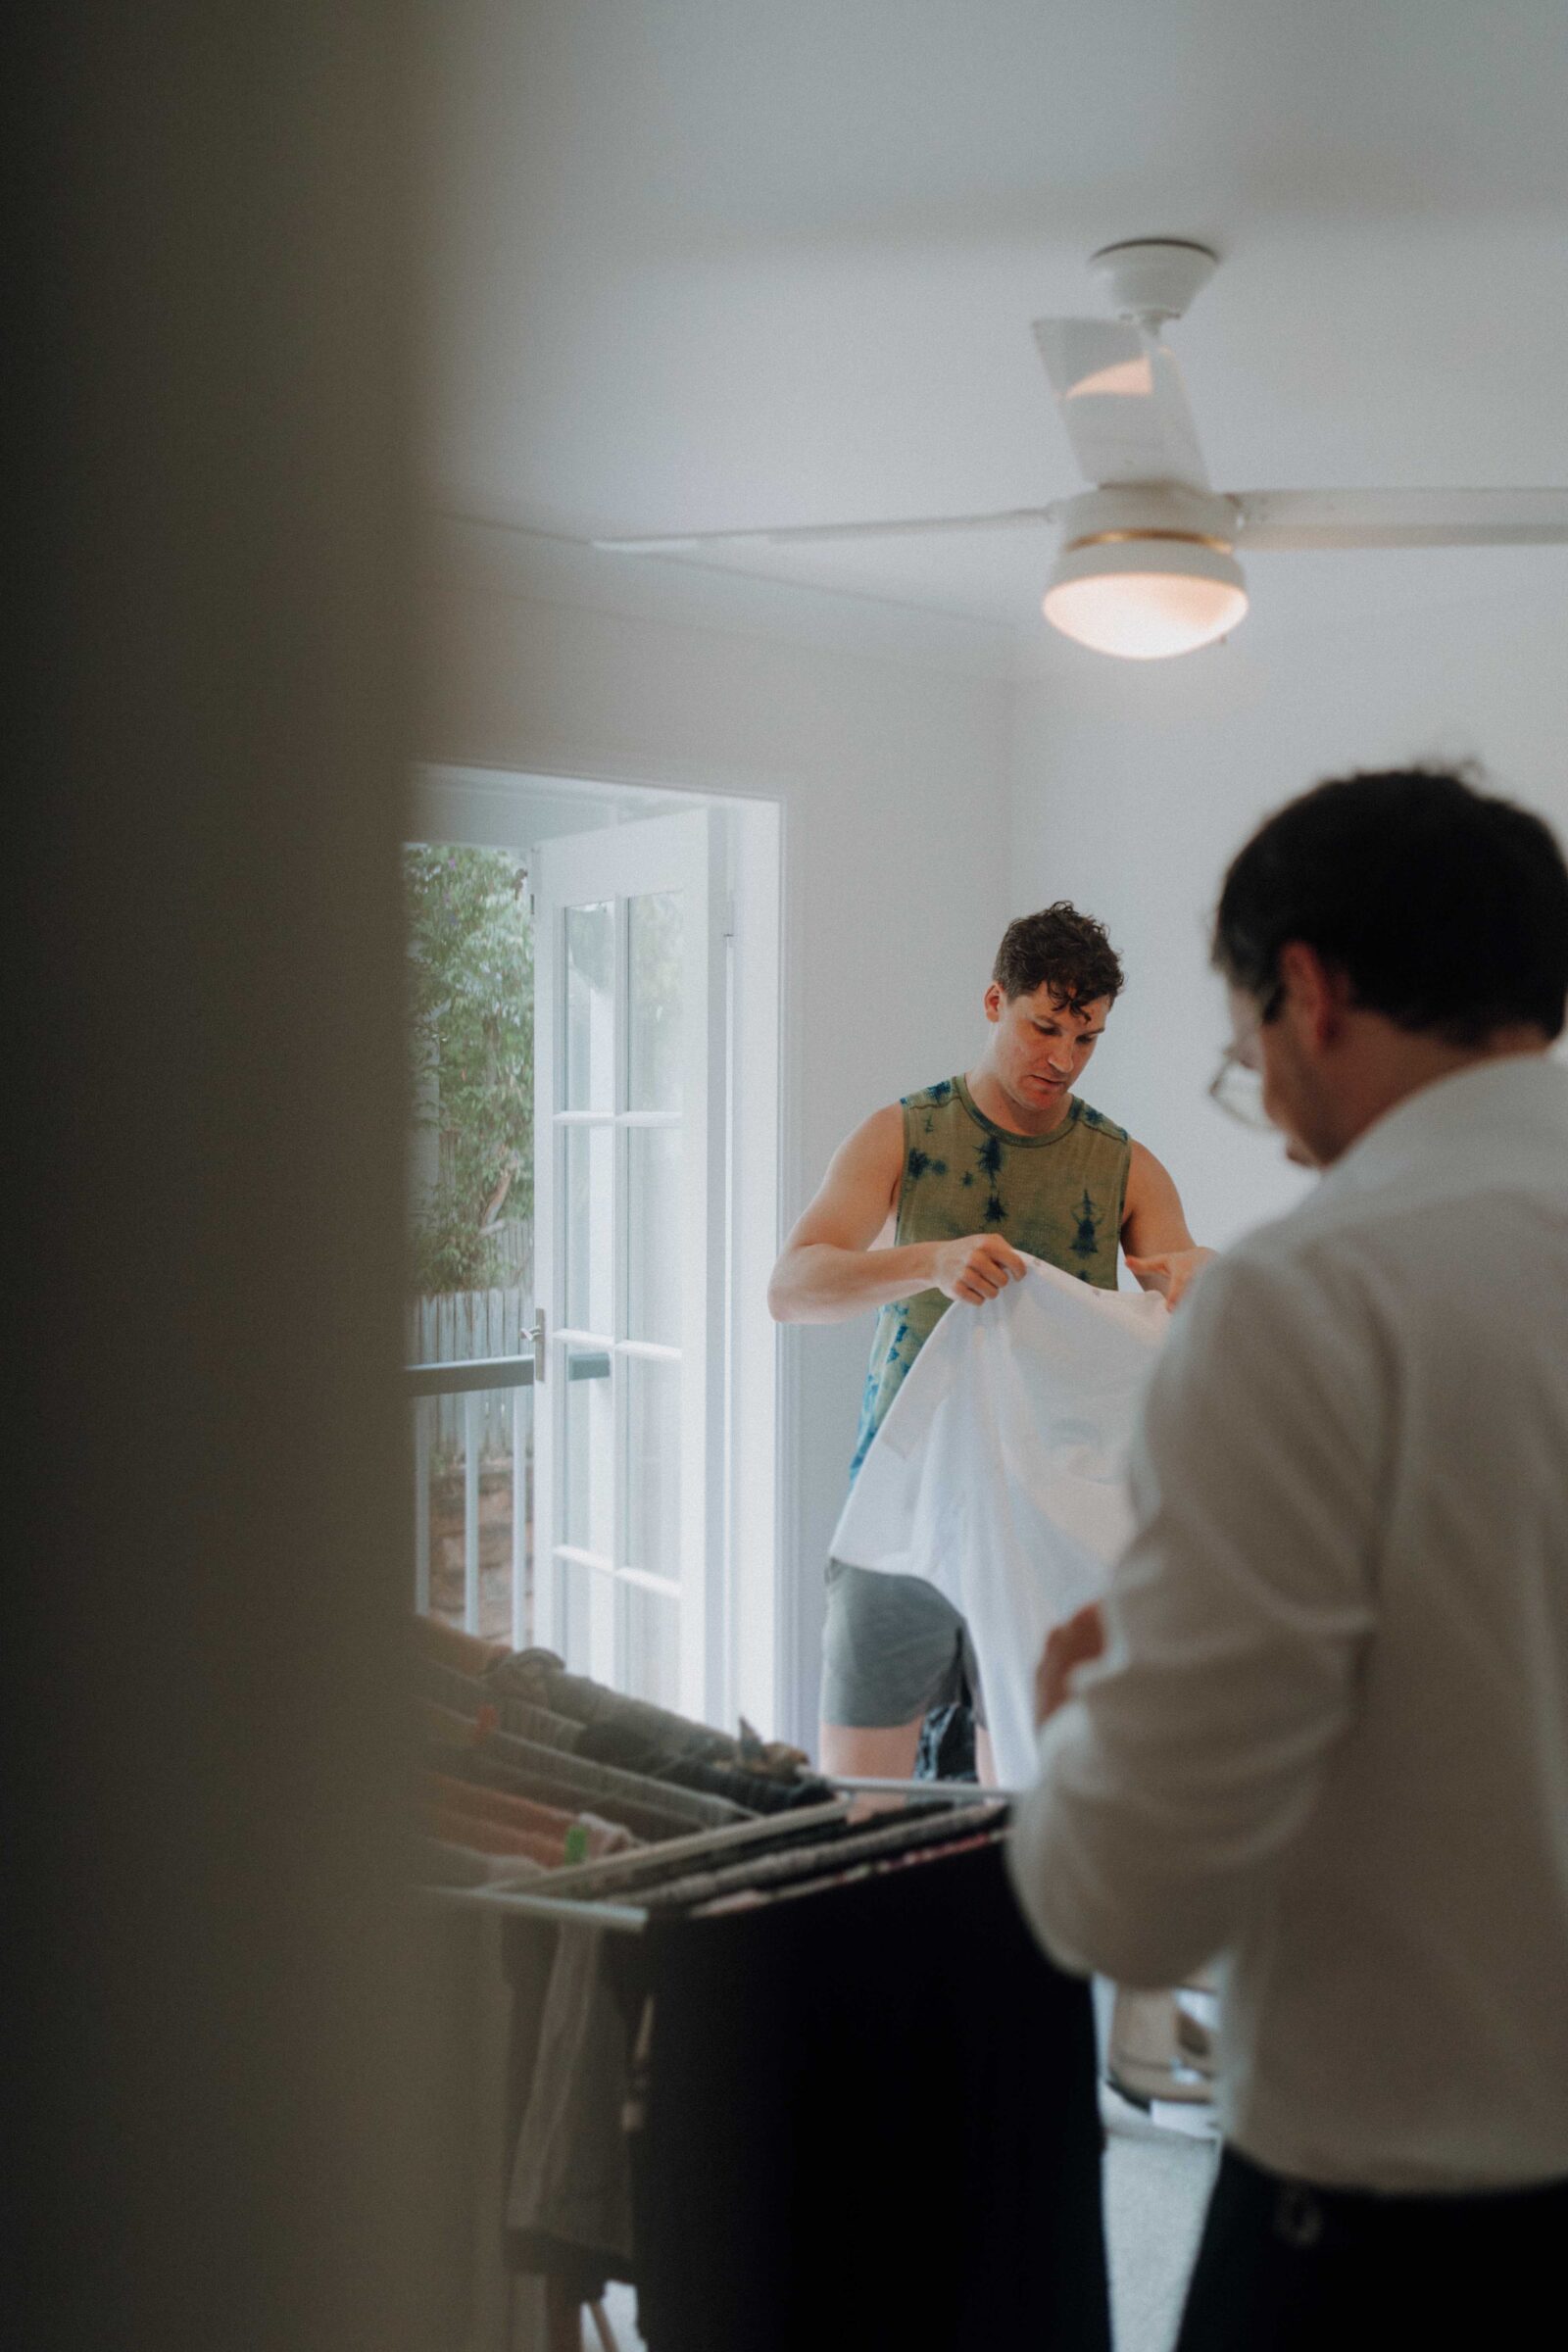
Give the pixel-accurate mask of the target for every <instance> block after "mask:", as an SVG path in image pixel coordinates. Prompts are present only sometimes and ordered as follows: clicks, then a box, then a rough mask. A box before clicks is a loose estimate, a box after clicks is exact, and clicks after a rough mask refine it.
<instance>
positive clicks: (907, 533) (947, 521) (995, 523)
mask: <svg viewBox="0 0 1568 2352" xmlns="http://www.w3.org/2000/svg"><path fill="white" fill-rule="evenodd" d="M1054 519H1055V509H1054V507H1007V508H1005V509H1004V510H1003V511H1002V512H1001V513H1000V514H996V515H917V516H915V517H913V518H912V519H910V520H907V521H899V522H806V523H786V524H784V525H782V526H781V527H780V528H779V529H777V530H769V529H766V528H762V529H760V530H745V531H685V532H682V533H680V534H679V535H676V536H664V537H660V538H649V539H595V540H594V541H593V542H592V544H593V546H595V547H597V548H602V549H604V550H606V551H607V552H608V553H611V554H614V555H623V556H680V555H690V554H694V553H698V552H700V551H701V550H703V549H705V548H720V547H830V546H832V545H833V543H834V541H835V540H839V539H903V538H915V537H918V536H920V535H921V534H923V533H927V532H935V531H1006V530H1018V529H1026V528H1034V529H1038V528H1039V527H1040V525H1041V524H1042V523H1049V522H1052V521H1054Z"/></svg>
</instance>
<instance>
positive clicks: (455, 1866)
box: [414, 1834, 543, 1887]
mask: <svg viewBox="0 0 1568 2352" xmlns="http://www.w3.org/2000/svg"><path fill="white" fill-rule="evenodd" d="M414 1865H415V1872H416V1875H417V1879H418V1882H419V1885H420V1886H421V1887H488V1886H491V1885H493V1884H494V1882H495V1881H496V1880H497V1879H504V1880H506V1881H507V1882H508V1883H509V1884H511V1883H512V1882H514V1881H516V1880H520V1879H523V1878H528V1877H532V1876H534V1875H536V1874H537V1875H541V1876H542V1875H543V1874H542V1872H541V1871H540V1866H539V1864H538V1863H536V1862H528V1861H525V1860H522V1859H521V1858H520V1857H518V1856H516V1855H512V1854H480V1853H475V1851H474V1849H473V1847H472V1846H471V1845H449V1844H448V1843H447V1842H446V1840H445V1839H444V1838H431V1837H427V1836H424V1835H423V1834H419V1835H417V1836H416V1838H415V1840H414Z"/></svg>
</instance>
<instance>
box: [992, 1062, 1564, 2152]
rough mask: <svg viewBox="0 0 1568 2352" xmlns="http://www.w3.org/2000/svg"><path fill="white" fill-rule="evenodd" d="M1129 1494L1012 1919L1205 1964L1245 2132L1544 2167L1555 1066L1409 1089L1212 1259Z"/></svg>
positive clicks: (1124, 1964) (1105, 1954)
mask: <svg viewBox="0 0 1568 2352" xmlns="http://www.w3.org/2000/svg"><path fill="white" fill-rule="evenodd" d="M1133 1493H1134V1503H1135V1508H1136V1512H1137V1522H1138V1527H1137V1533H1136V1535H1135V1536H1134V1538H1133V1541H1132V1544H1131V1545H1130V1547H1129V1548H1128V1550H1127V1551H1126V1552H1125V1553H1124V1554H1123V1556H1122V1558H1121V1559H1120V1561H1119V1562H1118V1563H1117V1564H1116V1566H1115V1568H1114V1569H1113V1571H1112V1575H1111V1582H1110V1591H1109V1595H1108V1597H1107V1600H1106V1603H1105V1614H1106V1624H1107V1632H1108V1646H1107V1649H1106V1653H1105V1655H1104V1657H1103V1659H1102V1660H1101V1661H1099V1662H1098V1663H1097V1664H1096V1665H1095V1666H1093V1667H1091V1668H1088V1669H1086V1670H1084V1672H1083V1674H1082V1676H1081V1677H1080V1680H1079V1683H1078V1684H1077V1686H1076V1691H1077V1695H1075V1697H1074V1698H1073V1699H1072V1700H1071V1701H1069V1703H1068V1704H1067V1705H1065V1706H1064V1707H1063V1708H1061V1709H1060V1711H1059V1712H1058V1713H1057V1714H1056V1715H1055V1716H1054V1718H1053V1719H1052V1721H1051V1722H1050V1723H1049V1724H1047V1726H1046V1727H1045V1730H1044V1732H1043V1733H1042V1735H1041V1740H1040V1761H1041V1777H1040V1782H1039V1785H1038V1786H1037V1788H1036V1789H1034V1791H1033V1792H1032V1793H1031V1794H1030V1795H1029V1796H1028V1797H1027V1798H1026V1799H1025V1800H1024V1801H1023V1803H1022V1805H1021V1806H1020V1808H1019V1813H1018V1818H1017V1823H1016V1827H1015V1831H1014V1835H1013V1839H1012V1847H1011V1855H1010V1863H1011V1868H1012V1872H1013V1878H1014V1883H1015V1885H1016V1887H1017V1889H1018V1893H1019V1897H1020V1899H1021V1901H1022V1903H1023V1905H1024V1908H1025V1910H1026V1911H1027V1913H1028V1914H1029V1916H1030V1918H1031V1919H1032V1921H1033V1922H1034V1925H1035V1927H1036V1929H1037V1931H1038V1933H1039V1935H1040V1936H1041V1938H1042V1940H1043V1941H1044V1942H1045V1943H1046V1945H1047V1946H1048V1948H1049V1949H1050V1950H1051V1951H1052V1952H1053V1953H1054V1955H1055V1956H1056V1958H1057V1959H1058V1960H1060V1961H1062V1962H1063V1963H1064V1964H1066V1965H1067V1966H1069V1967H1074V1968H1079V1969H1084V1970H1089V1969H1098V1970H1101V1971H1103V1973H1104V1974H1105V1975H1107V1976H1110V1977H1113V1978H1115V1979H1116V1980H1117V1981H1118V1982H1120V1983H1122V1984H1130V1985H1170V1984H1174V1983H1177V1982H1180V1981H1182V1980H1183V1979H1184V1978H1185V1977H1186V1976H1187V1975H1188V1974H1189V1973H1190V1971H1191V1970H1192V1969H1193V1968H1194V1967H1195V1966H1196V1965H1198V1964H1199V1963H1200V1962H1201V1961H1204V1960H1206V1959H1208V1958H1210V1957H1211V1956H1214V1955H1219V1956H1220V1957H1221V1982H1222V1985H1223V1998H1222V2020H1223V2023H1222V2030H1221V2060H1222V2102H1221V2105H1222V2114H1223V2117H1224V2121H1225V2126H1226V2131H1227V2135H1228V2136H1229V2138H1230V2139H1231V2140H1232V2142H1233V2143H1234V2144H1235V2145H1236V2146H1238V2147H1239V2148H1240V2149H1241V2150H1242V2151H1243V2152H1244V2153H1246V2154H1248V2155H1250V2156H1251V2157H1253V2158H1254V2159H1255V2160H1256V2161H1257V2162H1259V2163H1261V2164H1264V2165H1268V2166H1271V2167H1273V2168H1274V2169H1275V2170H1277V2171H1280V2172H1285V2173H1290V2174H1294V2175H1297V2176H1298V2177H1300V2178H1302V2179H1306V2180H1314V2181H1318V2182H1322V2183H1325V2184H1341V2185H1349V2186H1360V2187H1366V2188H1374V2189H1378V2188H1381V2189H1390V2190H1400V2189H1404V2190H1420V2189H1434V2190H1436V2189H1447V2190H1462V2189H1467V2188H1484V2187H1489V2186H1496V2187H1501V2186H1506V2185H1512V2184H1517V2183H1521V2182H1527V2181H1535V2180H1549V2179H1556V2178H1564V2177H1568V1072H1565V1071H1563V1070H1562V1069H1560V1068H1557V1067H1554V1066H1553V1065H1552V1064H1551V1063H1549V1062H1547V1061H1545V1060H1543V1059H1540V1058H1538V1057H1535V1056H1528V1057H1519V1058H1510V1059H1507V1060H1503V1061H1491V1062H1486V1063H1482V1064H1479V1065H1475V1066H1472V1067H1470V1068H1468V1069H1466V1070H1464V1071H1461V1072H1460V1073H1458V1074H1456V1075H1454V1076H1452V1077H1449V1078H1445V1079H1443V1080H1441V1081H1439V1082H1438V1083H1437V1084H1435V1085H1432V1086H1429V1087H1425V1088H1423V1089H1421V1090H1420V1092H1419V1093H1417V1094H1415V1095H1413V1096H1411V1097H1409V1098H1407V1099H1406V1100H1405V1101H1404V1102H1403V1103H1399V1104H1397V1106H1396V1108H1395V1109H1394V1110H1392V1111H1390V1112H1389V1113H1387V1114H1386V1115H1385V1116H1384V1117H1383V1118H1382V1119H1380V1120H1379V1121H1378V1122H1377V1123H1376V1124H1375V1125H1374V1126H1373V1127H1372V1128H1370V1129H1369V1130H1368V1131H1367V1132H1366V1134H1365V1135H1363V1136H1362V1137H1360V1138H1359V1139H1358V1140H1357V1142H1356V1143H1355V1144H1354V1145H1353V1146H1352V1147H1351V1149H1350V1150H1349V1151H1348V1152H1347V1153H1346V1154H1345V1156H1344V1157H1343V1158H1342V1159H1341V1160H1340V1161H1339V1162H1337V1164H1336V1165H1335V1166H1334V1168H1333V1169H1332V1170H1331V1171H1330V1172H1329V1174H1328V1175H1327V1176H1326V1177H1325V1178H1324V1179H1323V1181H1322V1183H1321V1184H1320V1185H1319V1187H1318V1189H1317V1191H1316V1193H1315V1194H1314V1195H1313V1197H1312V1198H1311V1199H1310V1200H1309V1201H1307V1202H1306V1203H1305V1205H1304V1206H1302V1207H1301V1208H1299V1209H1298V1210H1297V1211H1296V1212H1295V1213H1294V1214H1292V1215H1291V1216H1289V1217H1286V1218H1283V1219H1282V1220H1280V1221H1279V1222H1278V1223H1277V1224H1274V1225H1272V1226H1268V1227H1265V1228H1264V1229H1263V1230H1262V1231H1261V1232H1259V1233H1257V1234H1255V1235H1253V1236H1251V1237H1250V1239H1249V1240H1248V1241H1247V1242H1245V1243H1244V1244H1242V1245H1241V1246H1240V1247H1239V1248H1238V1249H1236V1250H1233V1251H1231V1252H1230V1253H1229V1254H1228V1255H1227V1256H1226V1257H1224V1258H1223V1259H1221V1260H1220V1261H1219V1262H1218V1263H1217V1264H1215V1265H1213V1266H1211V1267H1210V1268H1209V1269H1208V1271H1207V1272H1206V1273H1205V1275H1204V1276H1203V1279H1202V1280H1201V1282H1200V1283H1199V1285H1198V1286H1197V1288H1196V1289H1195V1291H1194V1293H1193V1295H1192V1297H1191V1299H1189V1300H1188V1301H1187V1302H1186V1303H1185V1304H1184V1305H1183V1306H1182V1308H1181V1309H1180V1310H1179V1312H1178V1314H1177V1316H1176V1318H1175V1327H1174V1329H1173V1332H1172V1337H1171V1344H1170V1346H1169V1347H1168V1348H1166V1350H1165V1351H1164V1353H1163V1355H1162V1357H1161V1359H1160V1362H1159V1364H1158V1365H1157V1366H1156V1368H1155V1371H1154V1375H1153V1378H1152V1382H1151V1385H1150V1389H1149V1392H1148V1397H1147V1400H1146V1409H1145V1415H1144V1422H1143V1427H1142V1431H1141V1433H1140V1436H1139V1438H1138V1440H1137V1442H1136V1444H1135V1447H1134V1459H1133Z"/></svg>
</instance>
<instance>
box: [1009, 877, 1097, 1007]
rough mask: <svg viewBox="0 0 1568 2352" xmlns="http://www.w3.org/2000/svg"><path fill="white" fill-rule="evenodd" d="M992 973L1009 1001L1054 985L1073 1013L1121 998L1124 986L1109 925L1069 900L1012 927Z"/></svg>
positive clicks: (1056, 995)
mask: <svg viewBox="0 0 1568 2352" xmlns="http://www.w3.org/2000/svg"><path fill="white" fill-rule="evenodd" d="M991 977H992V979H993V980H995V981H996V983H997V985H998V986H999V987H1000V988H1001V990H1002V993H1003V995H1004V996H1005V997H1007V998H1008V999H1011V998H1013V997H1032V996H1033V995H1034V993H1035V990H1036V989H1037V988H1049V989H1050V991H1051V993H1052V995H1053V997H1054V999H1055V1001H1056V1003H1057V1004H1058V1005H1066V1006H1067V1007H1069V1008H1070V1009H1071V1010H1072V1011H1073V1012H1083V1011H1084V1010H1085V1009H1086V1007H1087V1006H1089V1005H1094V1004H1096V1003H1098V1001H1099V1000H1100V998H1102V997H1111V998H1115V997H1118V996H1120V994H1121V986H1122V969H1121V964H1120V962H1119V961H1118V959H1117V956H1116V951H1115V949H1114V948H1113V947H1112V946H1111V944H1110V942H1109V940H1108V939H1107V938H1106V937H1105V929H1104V925H1103V923H1097V922H1096V921H1095V919H1094V916H1093V915H1089V914H1080V913H1079V911H1078V909H1077V907H1070V906H1069V905H1068V903H1067V901H1066V900H1065V899H1058V900H1057V901H1056V904H1055V906H1054V907H1042V908H1041V910H1040V912H1039V913H1038V914H1020V915H1019V917H1018V919H1017V921H1016V922H1012V923H1009V924H1008V925H1007V928H1006V929H1005V931H1004V933H1003V934H1002V945H1001V947H1000V948H999V949H998V950H997V960H996V962H995V963H994V964H993V965H992V967H991Z"/></svg>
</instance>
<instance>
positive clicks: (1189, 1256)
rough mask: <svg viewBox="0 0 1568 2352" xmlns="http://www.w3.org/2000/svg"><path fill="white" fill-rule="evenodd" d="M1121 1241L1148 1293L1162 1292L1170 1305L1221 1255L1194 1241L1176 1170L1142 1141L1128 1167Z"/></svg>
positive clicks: (1128, 1261) (1129, 1264)
mask: <svg viewBox="0 0 1568 2352" xmlns="http://www.w3.org/2000/svg"><path fill="white" fill-rule="evenodd" d="M1121 1244H1122V1249H1123V1250H1124V1251H1125V1253H1126V1258H1127V1266H1128V1270H1129V1272H1130V1273H1132V1274H1133V1275H1134V1276H1135V1277H1136V1279H1137V1280H1138V1281H1139V1282H1140V1283H1141V1284H1142V1285H1143V1288H1144V1289H1145V1290H1146V1291H1160V1292H1162V1293H1163V1294H1164V1298H1165V1303H1166V1305H1167V1306H1174V1305H1175V1304H1176V1302H1177V1300H1178V1299H1180V1298H1181V1296H1182V1293H1183V1292H1184V1291H1185V1290H1186V1289H1187V1287H1188V1285H1189V1284H1190V1283H1191V1282H1192V1281H1193V1280H1194V1278H1195V1277H1196V1276H1197V1275H1198V1274H1200V1273H1201V1271H1202V1269H1203V1267H1204V1266H1206V1265H1207V1263H1208V1261H1209V1259H1210V1258H1211V1257H1212V1256H1213V1255H1214V1254H1215V1253H1214V1251H1213V1250H1201V1249H1200V1248H1199V1246H1198V1244H1197V1243H1196V1242H1195V1241H1194V1240H1193V1237H1192V1235H1191V1233H1189V1231H1188V1229H1187V1212H1186V1210H1185V1209H1184V1208H1183V1207H1182V1203H1181V1195H1180V1194H1179V1193H1178V1192H1177V1190H1176V1186H1175V1184H1174V1182H1173V1181H1172V1178H1171V1175H1170V1171H1169V1170H1168V1169H1167V1168H1164V1167H1162V1166H1161V1165H1160V1163H1159V1161H1158V1160H1157V1159H1156V1158H1155V1157H1154V1154H1153V1153H1152V1152H1147V1151H1145V1149H1144V1147H1143V1145H1142V1144H1134V1146H1133V1148H1132V1164H1131V1165H1130V1167H1129V1168H1128V1171H1127V1201H1126V1205H1125V1207H1124V1209H1123V1211H1122V1224H1121Z"/></svg>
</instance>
